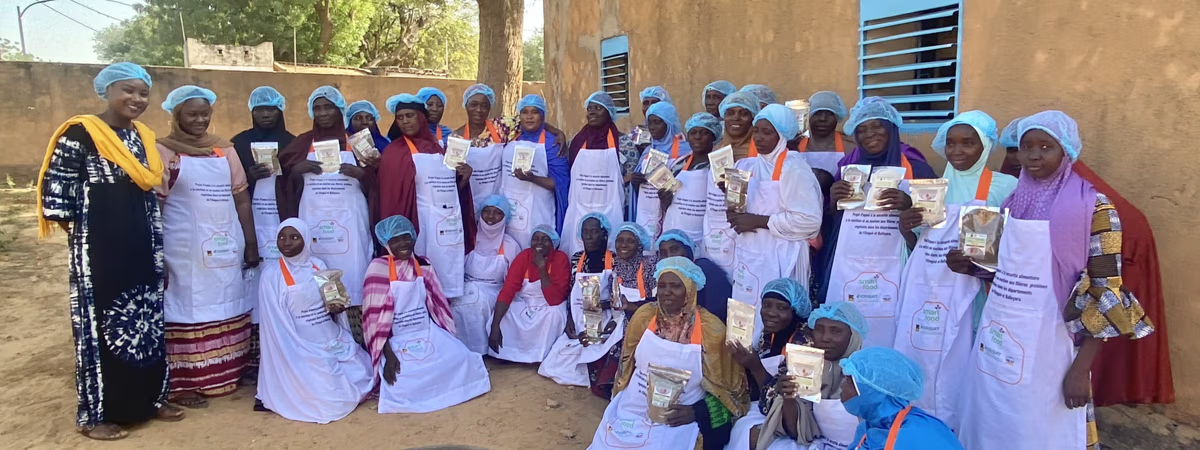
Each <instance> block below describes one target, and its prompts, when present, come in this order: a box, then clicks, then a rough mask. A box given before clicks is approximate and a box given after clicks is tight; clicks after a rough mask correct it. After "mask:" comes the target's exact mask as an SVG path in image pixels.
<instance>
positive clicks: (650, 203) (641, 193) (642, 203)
mask: <svg viewBox="0 0 1200 450" xmlns="http://www.w3.org/2000/svg"><path fill="white" fill-rule="evenodd" d="M681 139H682V137H681V135H678V134H677V135H675V138H674V139H673V140H672V144H671V153H670V154H669V155H667V166H668V167H671V166H672V165H674V164H675V163H677V162H678V161H679V141H680V140H681ZM649 156H650V152H649V151H647V152H646V153H645V154H644V155H643V156H642V163H641V164H640V166H641V167H645V164H646V159H647V158H649ZM646 176H647V177H649V176H650V174H649V173H646ZM662 218H663V212H662V205H661V204H660V203H659V199H658V189H657V188H655V187H654V186H653V185H651V184H650V183H642V185H641V186H638V188H637V209H635V210H634V219H633V221H634V222H637V224H638V225H641V226H642V228H645V229H646V233H649V234H650V237H651V238H652V239H657V238H658V235H660V234H662V232H663V230H667V229H669V228H663V226H662Z"/></svg>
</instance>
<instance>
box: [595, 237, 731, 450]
mask: <svg viewBox="0 0 1200 450" xmlns="http://www.w3.org/2000/svg"><path fill="white" fill-rule="evenodd" d="M655 277H656V278H658V301H657V302H655V303H652V304H649V305H646V306H644V307H642V308H640V309H638V312H637V313H635V314H634V315H633V319H631V320H630V323H629V327H628V329H627V330H626V333H625V341H624V348H623V349H622V352H621V371H620V373H619V374H618V376H617V381H616V386H614V388H613V392H614V393H615V395H614V397H613V400H612V403H609V405H608V408H606V409H605V410H604V417H603V418H602V419H601V422H600V426H599V427H597V428H596V433H595V435H594V436H593V438H592V445H591V448H596V449H603V448H631V447H638V446H644V447H652V448H671V449H675V448H693V447H696V446H697V442H700V443H702V448H705V449H719V448H722V447H724V446H725V444H726V442H728V440H729V431H730V430H731V429H732V427H733V421H734V420H736V419H737V418H738V417H740V416H742V415H744V414H745V413H746V408H747V407H748V406H749V394H748V391H747V387H746V371H745V370H744V369H743V368H742V366H741V365H739V364H738V363H737V361H735V360H734V359H733V354H731V353H729V351H728V349H726V348H725V325H724V324H722V323H721V321H720V320H719V319H717V317H716V316H713V315H712V314H711V313H709V312H708V311H705V310H704V308H702V307H700V306H699V305H697V304H696V292H697V291H698V290H699V289H701V288H703V287H704V281H705V279H704V273H703V272H702V271H701V270H700V268H699V267H697V266H696V265H695V264H694V263H692V262H691V261H690V260H688V259H687V258H683V257H672V258H667V259H664V260H662V261H659V262H658V268H657V269H656V270H655ZM650 363H654V364H655V365H657V366H663V367H669V368H673V369H684V370H689V371H691V374H692V375H691V378H689V379H688V381H687V383H686V384H685V385H684V386H683V389H682V393H681V394H680V396H679V397H678V399H677V400H676V401H675V402H673V403H674V404H673V406H671V407H670V408H668V409H667V410H666V412H665V419H666V420H665V421H666V423H665V424H660V423H656V422H654V421H652V420H651V419H650V411H649V404H648V403H649V402H648V401H647V392H646V386H647V380H648V377H649V375H648V373H649V369H650ZM651 439H653V441H650V440H651ZM698 440H699V441H698Z"/></svg>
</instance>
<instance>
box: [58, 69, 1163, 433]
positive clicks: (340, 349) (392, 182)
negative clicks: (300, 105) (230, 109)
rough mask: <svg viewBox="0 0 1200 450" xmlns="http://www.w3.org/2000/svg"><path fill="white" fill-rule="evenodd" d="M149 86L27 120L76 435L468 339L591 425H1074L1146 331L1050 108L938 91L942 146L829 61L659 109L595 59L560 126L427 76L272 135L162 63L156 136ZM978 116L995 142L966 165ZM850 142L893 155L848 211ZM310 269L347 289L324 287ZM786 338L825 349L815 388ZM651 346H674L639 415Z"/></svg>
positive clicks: (314, 402) (283, 403)
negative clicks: (844, 96)
mask: <svg viewBox="0 0 1200 450" xmlns="http://www.w3.org/2000/svg"><path fill="white" fill-rule="evenodd" d="M151 85H152V80H151V79H150V76H149V74H147V73H146V72H145V70H143V69H142V68H141V67H138V66H136V65H134V64H131V63H118V64H114V65H111V66H109V67H107V68H105V69H104V70H102V71H101V72H100V74H99V75H98V76H97V77H96V79H95V89H96V93H97V94H98V95H100V96H101V97H102V98H104V99H105V100H106V102H107V104H108V107H107V109H106V110H105V111H104V112H103V113H101V114H99V115H82V116H76V117H73V118H72V119H70V120H68V121H67V122H66V123H64V124H63V125H62V126H61V127H60V128H59V130H57V131H56V132H55V134H54V136H53V138H52V139H51V142H50V145H49V146H48V149H47V155H46V159H45V164H44V166H43V173H42V177H41V179H40V184H39V203H38V207H39V220H40V227H41V235H42V236H46V235H48V234H49V233H50V232H51V228H52V227H51V225H52V224H57V225H58V226H60V227H62V228H63V229H64V230H66V231H68V232H69V235H70V248H71V266H70V268H71V304H72V318H73V326H74V331H75V333H74V335H75V340H76V356H77V387H78V394H79V409H78V417H77V422H78V425H79V427H80V431H81V432H82V433H84V434H85V435H87V436H89V437H92V438H96V439H119V438H121V437H124V436H125V435H126V433H127V431H126V430H125V428H124V427H125V426H128V425H130V424H134V423H138V422H141V421H144V420H148V419H159V420H165V421H173V420H180V419H182V418H183V416H184V413H183V410H181V409H180V408H178V407H177V406H175V405H179V406H184V407H192V408H195V407H203V406H205V405H206V402H207V400H206V399H207V398H209V397H214V396H220V395H226V394H228V393H230V392H233V391H234V390H235V389H237V388H238V386H239V385H247V384H252V383H257V390H258V393H257V399H258V400H259V402H258V404H257V405H256V409H259V410H269V411H273V412H275V413H277V414H279V415H281V416H283V417H286V418H288V419H292V420H298V421H307V422H316V423H328V422H331V421H335V420H338V419H341V418H343V417H345V416H346V415H348V414H350V413H351V412H352V411H353V410H354V409H355V408H356V407H357V406H358V405H359V404H360V403H361V402H362V401H364V400H365V399H367V398H371V397H376V396H377V398H378V411H379V412H380V413H398V412H409V413H417V412H429V411H435V410H439V409H443V408H447V407H450V406H453V405H456V404H460V403H463V402H466V401H468V400H470V399H472V398H474V397H478V396H480V395H483V394H485V393H486V392H488V391H489V390H490V389H491V386H490V381H489V377H488V372H487V368H486V367H485V365H484V359H483V358H484V356H485V355H486V356H488V357H490V358H494V359H497V360H503V361H511V362H515V363H526V364H537V373H538V374H539V375H541V376H544V377H546V378H549V379H551V380H553V381H554V382H557V383H559V384H564V385H576V386H582V387H588V388H590V389H591V391H592V392H593V393H594V394H595V395H597V396H600V397H603V398H605V399H611V402H610V403H609V405H608V407H607V408H606V410H605V412H604V416H603V419H602V421H601V423H600V424H599V426H598V427H597V429H596V431H595V435H594V437H593V439H592V441H591V448H597V449H600V448H690V447H695V446H701V447H703V448H730V449H743V448H756V449H767V448H772V449H779V448H801V449H803V448H820V449H842V448H863V449H866V448H889V449H890V448H939V449H940V448H960V447H963V446H966V447H967V448H984V449H987V448H1083V447H1086V446H1088V445H1094V444H1095V443H1096V433H1095V428H1094V425H1090V424H1091V422H1090V421H1089V419H1090V414H1089V413H1090V411H1091V409H1090V408H1091V406H1090V405H1091V402H1090V400H1091V398H1092V393H1091V386H1092V385H1091V382H1090V378H1089V374H1090V371H1091V369H1092V367H1093V363H1094V361H1095V359H1096V357H1097V355H1099V354H1100V352H1101V349H1102V348H1103V344H1104V342H1105V341H1107V340H1108V339H1111V338H1116V337H1122V336H1126V337H1130V338H1134V339H1137V338H1142V337H1145V336H1148V335H1150V334H1151V333H1152V332H1153V331H1154V326H1153V325H1152V324H1151V320H1150V319H1149V318H1148V317H1147V315H1146V312H1145V311H1144V310H1143V308H1142V306H1141V303H1139V301H1138V298H1137V297H1135V296H1134V295H1133V294H1132V293H1131V292H1129V290H1128V289H1126V288H1125V286H1124V284H1123V282H1122V281H1123V278H1122V275H1123V273H1122V265H1121V258H1122V231H1123V228H1122V220H1121V217H1120V216H1118V207H1117V206H1114V203H1113V201H1112V200H1110V198H1109V197H1108V196H1106V195H1105V194H1104V193H1101V192H1099V191H1098V189H1097V188H1096V187H1094V185H1093V184H1092V183H1091V182H1089V181H1088V180H1087V179H1085V176H1084V175H1081V173H1080V171H1078V170H1077V169H1076V167H1077V163H1076V161H1077V160H1078V158H1079V155H1080V153H1081V151H1082V142H1081V141H1080V138H1079V131H1078V127H1077V125H1076V123H1075V122H1074V121H1073V120H1072V119H1071V118H1070V117H1068V116H1067V115H1066V114H1064V113H1062V112H1059V111H1044V112H1040V113H1037V114H1033V115H1031V116H1028V117H1025V118H1021V119H1018V120H1015V121H1013V123H1012V124H1010V125H1009V126H1008V127H1006V128H1005V129H1004V130H1003V132H1000V131H998V127H997V126H996V122H995V120H994V119H992V118H991V117H989V116H988V115H987V114H986V113H983V112H981V111H970V112H966V113H963V114H960V115H959V116H957V117H955V118H954V119H953V120H951V121H949V122H946V123H945V124H943V125H942V126H941V128H940V129H939V130H938V133H937V135H936V137H935V138H934V142H933V150H934V152H936V154H937V155H939V156H941V157H943V158H945V159H946V161H947V165H946V168H945V171H944V173H943V174H941V175H940V176H939V175H938V174H937V172H936V171H935V170H934V169H933V168H932V167H931V165H930V164H929V163H928V162H926V159H925V155H924V154H922V153H921V152H920V151H918V150H917V149H915V148H913V147H911V146H909V145H907V144H905V143H904V142H902V141H901V134H900V126H901V125H902V124H903V119H902V118H901V115H900V113H899V112H898V111H897V110H896V109H895V108H894V107H892V106H891V105H890V104H889V103H888V102H887V101H885V100H884V99H882V98H877V97H868V98H864V99H862V100H860V101H859V102H858V104H857V105H855V106H854V108H853V109H852V110H850V111H847V109H846V107H845V105H844V104H843V102H842V100H841V98H840V97H838V95H837V94H836V93H833V92H830V91H822V92H818V93H816V94H814V95H813V96H812V97H811V98H810V99H809V103H810V109H809V111H808V113H807V115H806V116H804V117H799V118H798V117H797V116H796V115H795V113H794V112H793V111H792V110H791V109H790V108H787V107H785V106H783V105H781V104H779V103H777V101H776V95H775V94H774V92H773V91H772V90H771V89H770V88H769V87H767V86H764V85H747V86H745V87H743V88H742V89H741V90H738V89H736V87H735V86H734V85H733V84H732V83H729V82H727V81H718V82H714V83H711V84H709V85H708V86H706V87H705V89H704V91H703V93H702V100H703V105H704V107H705V111H703V112H698V113H696V114H694V115H692V116H691V117H690V118H689V119H688V120H687V121H686V122H681V121H680V116H679V112H678V108H677V107H676V106H675V105H674V104H673V102H672V99H671V96H670V95H669V94H668V93H667V91H666V89H664V88H662V87H660V86H654V87H651V88H647V89H646V90H644V91H643V92H642V94H641V98H640V99H641V101H642V106H643V113H644V116H645V119H646V121H645V123H644V124H642V125H638V127H637V128H636V129H635V130H633V131H632V132H630V133H624V132H622V130H620V129H619V128H618V127H617V125H616V124H615V123H614V120H615V119H616V118H617V117H618V114H617V108H616V106H615V104H614V102H613V99H612V98H611V97H610V96H609V95H608V94H606V93H605V92H603V91H600V92H596V93H594V94H592V95H591V96H590V97H588V99H587V100H586V101H585V102H584V104H583V106H584V108H585V109H586V113H587V114H586V117H587V122H586V124H585V125H584V126H583V127H582V128H581V129H580V130H579V132H578V133H576V134H575V135H574V137H572V138H570V139H568V138H567V136H566V135H565V134H564V133H563V132H562V131H560V130H558V129H557V128H555V127H553V126H551V125H549V124H548V123H547V122H546V116H547V114H548V112H549V111H548V108H547V105H546V102H545V100H544V99H543V98H542V97H540V96H538V95H528V96H525V97H524V98H523V99H522V100H521V101H520V103H519V104H518V105H517V108H516V110H515V111H514V113H515V116H513V117H512V118H505V117H494V116H495V115H494V114H493V112H492V105H494V104H495V102H496V98H495V93H494V92H493V91H492V90H491V89H490V88H489V87H487V86H486V85H482V84H476V85H472V86H471V87H469V88H468V89H467V90H466V92H465V93H464V95H463V99H462V107H463V108H464V110H465V111H466V116H467V118H468V119H467V123H466V124H464V125H463V126H462V127H459V128H458V129H455V130H451V129H450V128H449V127H447V126H445V125H443V124H442V123H441V119H442V117H443V114H444V112H445V108H446V107H447V105H448V103H449V99H448V98H447V96H446V94H445V93H443V92H441V91H440V90H438V89H436V88H424V89H422V90H421V91H419V92H418V93H416V94H398V95H395V96H393V97H391V98H389V99H388V101H387V103H386V105H385V106H386V109H387V111H386V113H387V114H389V115H391V116H393V117H392V118H391V124H390V125H388V130H387V132H386V133H384V132H382V131H381V124H383V116H382V115H381V113H380V111H379V110H378V109H377V108H376V106H375V105H373V104H372V103H370V102H368V101H365V100H364V101H357V102H354V103H349V104H347V101H346V98H345V96H344V95H343V94H342V93H341V92H340V91H338V90H337V89H336V88H334V87H331V86H322V87H319V88H317V89H316V90H314V91H313V93H312V94H311V95H310V96H309V98H308V101H307V104H306V107H307V109H308V112H309V116H310V117H311V118H312V119H313V122H312V129H311V130H309V131H307V132H304V133H301V134H299V135H293V134H291V133H290V132H289V131H288V129H287V126H286V125H285V123H284V120H283V111H284V110H285V109H286V107H287V102H286V100H285V98H284V97H283V95H281V94H280V93H279V92H278V91H276V90H274V89H273V88H270V87H266V86H264V87H259V88H257V89H255V90H254V91H253V92H251V93H250V101H249V105H248V107H249V109H250V116H251V118H252V124H253V126H252V127H251V128H250V129H248V130H246V131H244V132H242V133H240V134H238V135H237V136H234V137H233V138H232V139H231V140H226V139H224V138H222V137H219V136H216V135H213V134H211V133H209V128H210V127H209V125H210V123H211V118H212V113H213V108H212V105H213V104H215V103H216V102H217V101H218V97H217V95H216V94H215V93H214V92H212V91H211V90H208V89H205V88H202V87H199V86H190V85H189V86H182V87H179V88H176V89H174V90H172V91H171V92H170V94H168V95H167V97H166V101H164V102H163V104H162V107H163V109H164V110H166V111H167V112H168V113H169V114H171V117H172V120H171V132H170V134H169V135H167V136H165V137H162V138H158V137H157V136H156V135H155V133H154V132H153V131H152V130H150V129H149V128H148V127H146V126H144V125H142V124H141V123H139V122H137V121H135V119H136V118H137V117H138V116H140V115H141V114H142V113H143V112H144V111H145V109H146V107H147V106H148V98H149V92H150V87H151ZM839 123H844V124H843V126H842V132H839V131H838V124H839ZM802 127H803V128H807V131H806V132H804V133H801V128H802ZM362 130H368V131H367V133H368V134H369V135H370V139H369V145H371V146H373V147H374V148H375V150H377V151H378V155H379V156H375V155H376V153H375V152H364V151H362V149H361V148H359V147H357V146H356V145H355V143H354V142H352V139H351V138H350V136H351V135H354V134H355V133H357V132H360V131H362ZM452 139H453V140H452ZM458 139H462V140H465V141H466V142H467V143H468V144H467V145H468V147H469V151H468V152H467V154H466V155H465V160H455V161H453V162H452V161H448V158H447V156H446V153H447V148H449V147H451V146H453V145H457V143H458V142H459V141H457V140H458ZM997 145H1002V146H1004V147H1006V148H1009V149H1010V152H1011V154H1013V155H1015V158H1016V160H1017V162H1018V163H1019V164H1017V165H1015V166H1013V165H1011V164H1008V163H1006V164H1005V168H1006V170H1005V171H1004V172H1009V173H1004V172H1001V171H994V170H992V169H989V168H988V167H987V165H988V161H989V156H990V154H991V152H992V151H993V149H994V148H995V147H996V146H997ZM724 147H729V148H728V149H726V148H724ZM718 149H719V151H720V154H716V155H715V154H714V153H716V152H718ZM729 154H731V155H732V158H731V159H732V160H733V161H732V164H731V165H730V164H729V163H728V162H726V161H727V160H726V158H727V155H729ZM850 165H855V167H859V166H860V165H869V166H871V167H873V168H880V167H892V168H897V169H898V170H899V171H901V172H902V173H903V179H904V181H902V182H900V183H899V186H898V187H895V188H888V189H883V190H882V192H881V193H879V194H878V196H877V197H878V205H879V206H880V208H877V209H874V210H864V209H849V210H844V211H843V210H841V209H840V208H839V207H838V205H839V201H841V200H844V199H847V198H849V197H851V196H852V195H854V194H855V191H856V189H860V187H856V186H855V185H853V184H852V183H851V182H849V181H847V180H844V179H842V168H843V167H846V166H850ZM663 166H665V168H666V170H667V172H668V173H669V175H670V176H669V177H667V178H668V179H669V180H670V182H669V183H666V184H664V183H663V179H664V175H663V170H662V169H661V168H662V167H663ZM1007 169H1011V170H1007ZM656 171H657V173H656ZM652 175H654V176H652ZM929 178H945V179H946V180H947V183H948V185H949V188H948V192H947V194H946V204H947V207H946V208H947V210H946V214H945V216H946V220H945V223H944V224H943V225H941V226H937V227H930V226H926V225H923V222H924V221H923V217H924V216H923V214H922V212H923V211H922V209H921V208H916V207H914V206H913V205H914V202H913V200H912V197H911V196H910V194H909V191H908V188H909V183H908V180H916V179H929ZM652 180H653V182H651V181H652ZM735 183H736V184H735ZM660 188H661V189H660ZM731 189H734V190H732V191H731ZM739 191H740V195H741V197H740V200H739V196H738V195H735V194H738V193H739ZM728 199H734V200H735V201H736V203H732V204H731V203H729V201H728ZM971 205H987V206H995V207H1002V208H1004V209H1005V210H1006V211H1007V213H1006V221H1005V223H1004V233H1003V239H1002V240H1001V241H1000V246H999V252H998V261H999V263H998V267H997V268H996V269H995V270H987V269H984V268H982V266H980V265H978V264H976V263H975V261H973V260H972V259H971V258H970V257H967V256H965V255H964V254H963V252H962V251H961V250H959V249H958V236H959V230H960V223H959V219H958V217H959V215H958V211H959V209H960V208H964V207H967V206H971ZM1122 212H1124V210H1122ZM118 255H120V256H118ZM335 270H336V271H338V272H340V280H341V283H342V284H343V285H344V287H345V291H346V297H347V299H346V300H347V301H346V302H344V303H343V302H335V301H327V298H328V297H329V291H330V286H331V285H336V282H330V281H328V280H329V278H330V277H331V276H332V277H333V278H337V276H339V274H338V273H337V272H332V271H335ZM331 273H332V274H333V275H331ZM730 300H736V301H739V302H742V303H745V304H749V305H751V306H753V307H754V310H755V317H754V322H755V326H754V327H753V333H752V342H753V344H752V345H750V346H743V345H741V344H736V343H732V340H730V339H727V337H726V326H725V321H726V320H727V315H728V314H730V313H729V312H728V311H727V310H726V308H727V305H728V304H729V301H730ZM787 344H801V345H806V346H809V347H813V348H816V349H818V350H819V351H822V352H823V353H824V359H825V363H824V365H823V367H824V368H823V371H822V372H821V373H820V374H819V378H820V380H821V382H820V389H819V390H820V393H819V395H816V394H813V395H801V394H800V392H801V390H802V386H801V384H800V383H799V381H798V380H799V379H798V378H797V377H796V376H793V375H795V374H792V375H789V373H788V364H787V362H786V361H785V360H786V357H785V353H786V352H785V348H786V347H787ZM663 367H666V368H669V369H675V370H681V371H688V373H690V377H688V378H686V380H683V381H682V382H681V383H680V385H679V386H678V389H677V390H678V392H676V393H675V394H676V395H675V397H674V398H673V399H672V401H670V402H669V404H667V405H666V406H663V405H658V406H657V407H659V408H664V409H662V410H661V411H657V412H653V413H652V408H651V406H650V404H649V402H648V400H647V398H648V397H649V396H654V395H659V394H661V392H659V388H654V389H652V386H654V384H655V382H652V380H655V379H657V374H656V371H659V370H662V368H663Z"/></svg>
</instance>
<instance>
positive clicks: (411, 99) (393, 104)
mask: <svg viewBox="0 0 1200 450" xmlns="http://www.w3.org/2000/svg"><path fill="white" fill-rule="evenodd" d="M402 104H415V105H419V106H420V107H421V108H420V110H421V111H425V101H424V100H421V98H420V97H417V96H415V95H412V94H396V95H393V96H391V97H388V99H387V108H388V111H389V112H391V113H392V114H395V113H396V108H397V107H399V106H400V105H402Z"/></svg>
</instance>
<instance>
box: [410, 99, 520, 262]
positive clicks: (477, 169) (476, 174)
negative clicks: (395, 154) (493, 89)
mask: <svg viewBox="0 0 1200 450" xmlns="http://www.w3.org/2000/svg"><path fill="white" fill-rule="evenodd" d="M487 129H488V132H489V133H491V135H492V142H500V133H499V132H497V131H496V126H495V125H493V124H492V121H490V120H489V121H488V122H487ZM466 133H467V139H472V140H473V139H475V137H476V136H471V125H470V124H467V128H466ZM504 148H505V146H504V144H490V145H488V146H486V147H471V148H470V149H469V150H468V151H467V165H468V166H471V198H472V199H473V200H474V201H475V202H474V203H472V204H473V205H481V204H483V200H484V199H486V198H488V196H489V195H492V194H495V193H497V192H500V179H501V175H500V168H501V160H502V157H503V156H504V153H505V152H504ZM443 167H445V165H443ZM417 173H420V171H417ZM418 189H420V187H419V185H418ZM433 267H434V268H435V269H436V270H437V271H438V275H439V277H440V276H441V271H442V268H441V267H438V266H433Z"/></svg>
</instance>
